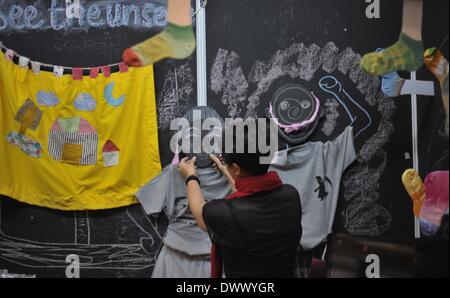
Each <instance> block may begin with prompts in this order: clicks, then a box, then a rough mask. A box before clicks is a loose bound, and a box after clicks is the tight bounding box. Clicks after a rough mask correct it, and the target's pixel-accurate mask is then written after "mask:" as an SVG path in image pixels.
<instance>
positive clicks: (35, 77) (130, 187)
mask: <svg viewBox="0 0 450 298" xmlns="http://www.w3.org/2000/svg"><path fill="white" fill-rule="evenodd" d="M160 172H161V162H160V157H159V146H158V127H157V115H156V102H155V90H154V78H153V67H152V66H147V67H143V68H130V69H129V70H128V72H124V73H120V72H118V73H113V74H111V76H110V77H109V78H106V77H105V76H104V75H103V74H100V75H99V76H98V77H97V78H90V77H89V76H85V77H83V80H81V81H77V80H74V79H73V78H72V75H63V76H61V77H57V76H55V74H53V73H50V72H40V73H38V74H35V73H33V72H32V71H31V70H29V69H28V68H22V67H20V66H18V65H15V64H14V63H12V62H11V61H9V60H7V59H6V58H5V57H4V55H2V54H1V52H0V194H3V195H6V196H9V197H12V198H15V199H17V200H19V201H22V202H25V203H28V204H32V205H38V206H43V207H49V208H53V209H58V210H98V209H109V208H116V207H122V206H128V205H131V204H134V203H136V199H135V197H134V194H135V193H136V192H137V191H138V190H139V189H140V188H141V187H142V186H143V185H145V184H146V183H148V182H149V181H150V180H151V179H152V178H153V177H155V176H156V175H158V174H159V173H160Z"/></svg>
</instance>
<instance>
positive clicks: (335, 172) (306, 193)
mask: <svg viewBox="0 0 450 298" xmlns="http://www.w3.org/2000/svg"><path fill="white" fill-rule="evenodd" d="M355 159H356V152H355V147H354V143H353V128H352V127H347V128H346V129H345V131H344V132H343V133H342V134H341V135H340V136H339V137H338V138H337V139H336V140H334V141H332V142H327V143H322V142H312V143H307V144H304V145H302V146H300V147H296V148H294V149H291V150H285V151H280V152H278V153H277V155H276V156H275V158H274V160H273V162H272V165H271V170H272V171H276V172H278V174H279V175H280V177H281V179H282V180H283V183H285V184H290V185H292V186H294V187H295V188H296V189H297V190H298V192H299V194H300V201H301V203H302V228H303V235H302V239H301V241H300V243H301V245H302V247H303V249H304V250H306V251H308V250H311V249H313V248H315V247H316V246H317V245H319V244H320V243H321V242H323V241H325V240H326V238H327V236H328V234H329V233H331V229H332V225H333V221H334V216H335V213H336V207H337V201H338V196H339V187H340V183H341V177H342V173H343V172H344V170H345V169H346V168H347V167H348V166H349V165H350V164H351V163H353V161H355Z"/></svg>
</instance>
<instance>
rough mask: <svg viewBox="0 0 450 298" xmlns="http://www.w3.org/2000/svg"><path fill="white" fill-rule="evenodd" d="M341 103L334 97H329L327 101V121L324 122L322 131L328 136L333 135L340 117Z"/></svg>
mask: <svg viewBox="0 0 450 298" xmlns="http://www.w3.org/2000/svg"><path fill="white" fill-rule="evenodd" d="M338 107H339V103H338V102H337V101H336V99H334V98H329V99H327V101H326V103H325V121H324V123H323V127H322V132H323V133H324V134H325V135H326V136H328V137H329V136H331V135H332V134H333V132H334V130H335V129H336V126H337V124H338V119H339V116H340V114H339V111H338Z"/></svg>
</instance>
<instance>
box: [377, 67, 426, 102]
mask: <svg viewBox="0 0 450 298" xmlns="http://www.w3.org/2000/svg"><path fill="white" fill-rule="evenodd" d="M381 90H382V91H383V93H384V94H385V95H387V96H389V97H399V96H401V95H411V94H417V95H422V96H434V83H433V82H431V81H412V80H405V79H404V78H402V77H400V76H399V74H398V73H397V72H391V73H388V74H385V75H384V76H382V84H381Z"/></svg>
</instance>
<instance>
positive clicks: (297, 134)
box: [268, 84, 320, 145]
mask: <svg viewBox="0 0 450 298" xmlns="http://www.w3.org/2000/svg"><path fill="white" fill-rule="evenodd" d="M268 114H269V118H271V119H272V121H274V122H275V123H276V124H277V126H278V130H279V134H280V136H281V137H282V138H283V140H285V141H286V142H288V143H290V144H294V145H299V144H301V143H303V142H305V141H306V140H307V139H308V138H309V137H310V136H311V135H312V133H313V132H314V131H315V130H316V128H317V125H318V123H319V120H320V101H319V99H318V98H317V97H316V96H315V95H314V94H312V93H311V91H309V90H308V89H307V88H305V87H304V86H302V85H300V84H288V85H285V86H283V87H281V88H280V89H278V90H277V91H276V92H275V94H274V96H273V98H272V100H271V102H270V105H269V110H268Z"/></svg>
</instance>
